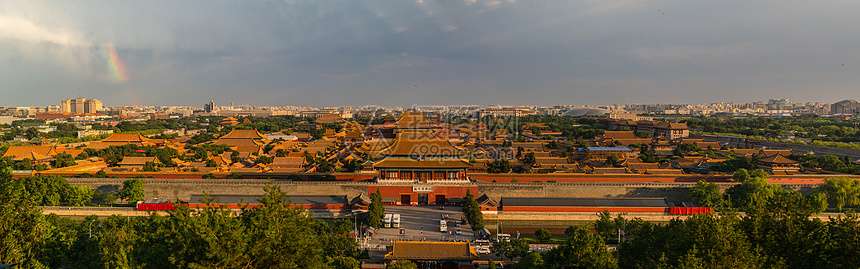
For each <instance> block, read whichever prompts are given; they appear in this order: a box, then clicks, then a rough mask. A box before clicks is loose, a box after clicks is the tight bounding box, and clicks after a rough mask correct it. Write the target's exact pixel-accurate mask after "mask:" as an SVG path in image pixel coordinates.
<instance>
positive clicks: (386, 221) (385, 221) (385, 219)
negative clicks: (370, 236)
mask: <svg viewBox="0 0 860 269" xmlns="http://www.w3.org/2000/svg"><path fill="white" fill-rule="evenodd" d="M392 219H393V217H392V215H391V214H385V215H384V216H382V227H385V228H391V220H392Z"/></svg>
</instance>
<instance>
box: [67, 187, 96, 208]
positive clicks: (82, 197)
mask: <svg viewBox="0 0 860 269" xmlns="http://www.w3.org/2000/svg"><path fill="white" fill-rule="evenodd" d="M92 199H93V190H92V189H90V188H89V187H86V186H71V187H70V188H69V190H68V195H67V197H66V202H67V203H68V204H69V205H71V206H84V205H85V204H86V203H89V202H90V201H91V200H92Z"/></svg>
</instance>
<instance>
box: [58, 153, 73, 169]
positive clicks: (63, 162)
mask: <svg viewBox="0 0 860 269" xmlns="http://www.w3.org/2000/svg"><path fill="white" fill-rule="evenodd" d="M75 164H76V163H75V158H74V157H72V155H70V154H68V153H65V152H63V153H58V154H57V155H56V156H54V167H55V168H61V167H69V166H73V165H75Z"/></svg>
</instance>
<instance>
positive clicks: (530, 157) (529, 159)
mask: <svg viewBox="0 0 860 269" xmlns="http://www.w3.org/2000/svg"><path fill="white" fill-rule="evenodd" d="M523 163H524V164H528V165H533V164H535V153H534V152H529V153H526V155H525V156H523Z"/></svg>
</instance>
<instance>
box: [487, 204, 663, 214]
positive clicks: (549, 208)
mask: <svg viewBox="0 0 860 269" xmlns="http://www.w3.org/2000/svg"><path fill="white" fill-rule="evenodd" d="M604 210H609V212H638V213H669V208H668V207H574V206H505V207H502V212H514V211H519V212H603V211H604Z"/></svg>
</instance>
